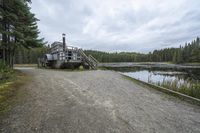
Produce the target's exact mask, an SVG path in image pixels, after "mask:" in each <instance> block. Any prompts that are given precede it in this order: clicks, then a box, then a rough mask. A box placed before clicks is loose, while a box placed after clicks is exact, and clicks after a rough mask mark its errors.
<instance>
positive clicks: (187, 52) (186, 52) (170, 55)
mask: <svg viewBox="0 0 200 133" xmlns="http://www.w3.org/2000/svg"><path fill="white" fill-rule="evenodd" d="M85 52H86V54H88V55H92V56H94V57H95V58H96V59H97V60H98V61H99V62H173V63H189V62H198V63H199V62H200V39H199V37H197V38H196V39H195V40H193V41H192V42H190V43H185V45H184V46H180V47H179V48H165V49H161V50H154V51H153V52H149V53H148V54H141V53H135V52H116V53H108V52H102V51H95V50H85Z"/></svg>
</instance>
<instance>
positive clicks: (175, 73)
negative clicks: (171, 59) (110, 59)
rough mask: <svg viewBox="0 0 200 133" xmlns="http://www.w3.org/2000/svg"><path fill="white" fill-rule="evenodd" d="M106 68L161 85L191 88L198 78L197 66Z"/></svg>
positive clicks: (198, 70)
mask: <svg viewBox="0 0 200 133" xmlns="http://www.w3.org/2000/svg"><path fill="white" fill-rule="evenodd" d="M106 68H107V69H111V70H115V71H120V72H121V73H122V74H124V75H126V76H129V77H132V78H135V79H138V80H141V81H144V82H147V83H153V84H157V85H161V86H167V87H171V86H172V85H173V87H175V88H176V89H177V88H180V87H183V86H184V87H186V88H191V86H192V85H193V84H198V83H199V80H200V69H199V68H181V69H180V68H168V67H167V68H165V67H162V68H160V67H157V68H156V67H153V68H149V67H148V65H147V66H145V67H141V66H134V67H106Z"/></svg>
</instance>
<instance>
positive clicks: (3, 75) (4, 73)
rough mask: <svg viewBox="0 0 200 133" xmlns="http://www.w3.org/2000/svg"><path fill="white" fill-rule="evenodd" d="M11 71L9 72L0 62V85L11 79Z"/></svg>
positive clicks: (0, 61)
mask: <svg viewBox="0 0 200 133" xmlns="http://www.w3.org/2000/svg"><path fill="white" fill-rule="evenodd" d="M13 73H14V72H13V70H11V69H10V68H9V67H8V66H7V65H5V63H3V61H2V60H0V83H2V82H5V81H6V80H8V79H9V78H11V77H12V74H13Z"/></svg>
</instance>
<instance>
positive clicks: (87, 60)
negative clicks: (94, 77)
mask: <svg viewBox="0 0 200 133" xmlns="http://www.w3.org/2000/svg"><path fill="white" fill-rule="evenodd" d="M78 52H79V54H80V55H81V56H82V58H83V61H84V62H85V63H87V64H88V65H89V66H90V67H91V68H92V69H97V67H98V61H97V60H96V59H95V58H94V57H93V56H92V55H89V56H87V55H86V54H85V53H84V51H83V50H82V49H79V50H78Z"/></svg>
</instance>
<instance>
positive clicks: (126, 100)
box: [0, 68, 200, 133]
mask: <svg viewBox="0 0 200 133" xmlns="http://www.w3.org/2000/svg"><path fill="white" fill-rule="evenodd" d="M20 70H21V71H23V72H25V73H27V74H30V75H32V76H33V81H32V82H31V83H30V84H29V85H27V86H25V87H24V91H26V93H27V95H26V97H25V98H24V99H23V100H21V102H20V103H18V104H17V105H16V106H15V107H14V108H13V110H12V111H11V113H10V115H9V117H8V118H5V119H4V120H1V122H0V123H1V125H0V132H2V133H144V132H147V133H155V132H157V133H161V132H162V133H178V132H180V133H184V132H185V133H189V132H194V133H199V132H200V107H199V106H196V105H191V104H189V103H187V102H184V101H181V100H179V99H177V98H175V97H171V96H169V95H167V94H164V93H162V92H159V91H156V90H154V89H149V88H144V87H142V86H139V85H137V84H135V83H133V82H132V81H129V80H127V79H125V78H124V77H123V76H122V75H120V74H118V73H116V72H112V71H101V70H97V71H84V72H63V71H53V70H40V69H24V68H20Z"/></svg>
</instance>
